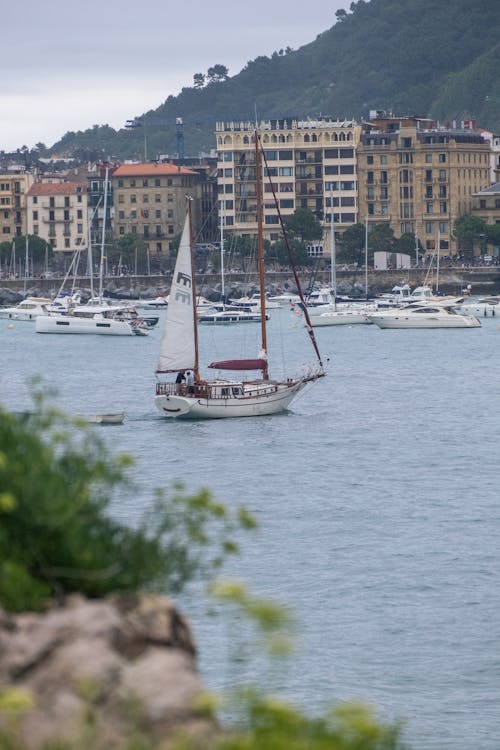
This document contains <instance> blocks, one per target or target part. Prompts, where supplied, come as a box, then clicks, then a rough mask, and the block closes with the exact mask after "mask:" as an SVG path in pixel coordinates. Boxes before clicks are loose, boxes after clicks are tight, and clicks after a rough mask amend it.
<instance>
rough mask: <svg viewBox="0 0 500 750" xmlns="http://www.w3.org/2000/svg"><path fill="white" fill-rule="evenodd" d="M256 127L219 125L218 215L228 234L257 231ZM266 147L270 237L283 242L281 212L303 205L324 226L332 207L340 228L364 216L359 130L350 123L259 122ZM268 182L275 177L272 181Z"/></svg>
mask: <svg viewBox="0 0 500 750" xmlns="http://www.w3.org/2000/svg"><path fill="white" fill-rule="evenodd" d="M255 128H256V126H255V123H252V122H239V121H236V122H225V123H224V122H219V123H217V126H216V139H217V152H218V159H219V161H218V184H219V211H220V212H221V213H222V214H223V216H224V224H225V227H226V228H227V231H228V232H231V233H233V234H242V235H249V234H255V233H256V232H257V179H256V177H257V175H256V169H255V140H254V133H255ZM258 131H259V133H260V137H261V142H262V145H263V151H264V157H265V158H264V159H263V162H262V163H263V174H264V175H266V178H264V179H263V188H264V211H263V223H264V236H265V237H266V238H267V239H270V240H274V239H277V238H278V236H279V235H278V227H279V216H278V209H277V207H276V204H275V201H274V197H273V189H274V193H275V194H276V197H277V200H278V205H279V209H280V213H281V214H282V215H283V216H287V215H290V214H292V213H293V212H294V211H295V209H297V208H305V209H308V210H310V211H312V212H313V213H314V214H315V215H316V216H317V217H318V219H319V220H320V221H322V222H323V223H324V225H325V226H326V227H330V225H331V210H332V204H333V211H334V221H335V225H336V229H338V230H339V231H342V230H344V229H346V228H347V227H348V226H350V225H351V224H354V223H355V222H356V221H357V218H358V201H357V191H358V182H357V176H356V149H357V145H358V140H359V135H360V132H361V128H360V126H359V125H357V124H356V123H355V122H354V121H352V120H336V119H333V118H330V117H321V118H318V119H304V120H301V119H297V118H287V119H282V120H265V121H263V122H261V123H259V125H258ZM269 177H270V178H271V180H272V184H271V181H270V180H269Z"/></svg>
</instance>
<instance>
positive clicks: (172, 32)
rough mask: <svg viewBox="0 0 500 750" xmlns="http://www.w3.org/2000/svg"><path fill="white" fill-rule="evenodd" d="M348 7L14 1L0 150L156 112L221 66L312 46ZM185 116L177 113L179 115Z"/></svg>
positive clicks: (281, 0)
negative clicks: (197, 76)
mask: <svg viewBox="0 0 500 750" xmlns="http://www.w3.org/2000/svg"><path fill="white" fill-rule="evenodd" d="M349 5H350V2H348V0H327V1H326V2H325V0H308V2H307V3H298V2H294V0H272V2H269V0H252V2H249V3H239V2H238V0H215V2H207V1H206V0H191V2H189V1H187V0H176V2H173V0H144V2H142V3H141V2H138V0H84V1H83V2H78V1H77V0H50V3H49V4H46V3H41V2H40V1H39V0H16V2H15V3H14V2H12V3H5V7H3V8H2V20H1V28H2V63H1V66H2V67H1V75H0V151H10V150H15V149H16V148H20V147H22V146H24V145H26V146H28V147H29V148H32V147H33V146H35V144H37V143H44V144H45V145H46V146H51V145H52V144H53V143H55V142H56V141H58V140H59V139H60V138H61V137H62V136H63V135H64V134H65V133H66V132H67V131H70V130H73V131H77V130H86V129H87V128H90V127H92V126H93V125H104V124H108V125H110V126H111V127H113V128H116V129H119V128H121V127H123V126H124V124H125V121H126V120H127V119H131V118H133V117H135V116H137V115H140V114H142V113H143V112H147V111H148V110H150V109H156V108H157V107H159V106H160V104H162V103H163V102H164V101H165V99H166V98H167V97H168V96H170V95H173V96H176V95H177V94H178V93H180V91H181V89H182V87H183V86H192V85H193V75H194V74H195V73H204V74H205V73H206V72H207V70H208V68H210V67H212V66H213V65H216V64H222V65H225V66H226V67H227V68H228V69H229V75H230V76H233V75H236V74H237V73H239V71H240V70H241V69H242V68H244V67H245V65H246V64H247V62H249V61H250V60H253V59H255V58H256V57H258V56H259V55H267V56H270V55H271V54H272V53H273V52H274V51H276V50H280V49H285V48H286V47H292V49H298V48H299V47H301V46H303V45H304V44H308V43H309V42H312V41H313V40H314V39H315V38H316V37H317V35H318V34H320V33H321V32H322V31H326V30H327V29H329V28H330V27H331V26H333V24H334V23H335V20H336V19H335V11H336V10H338V9H339V8H345V9H348V7H349ZM181 114H182V113H180V115H181Z"/></svg>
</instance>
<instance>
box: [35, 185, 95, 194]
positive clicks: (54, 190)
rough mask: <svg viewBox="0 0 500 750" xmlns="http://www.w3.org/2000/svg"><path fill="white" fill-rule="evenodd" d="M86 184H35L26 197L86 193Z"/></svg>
mask: <svg viewBox="0 0 500 750" xmlns="http://www.w3.org/2000/svg"><path fill="white" fill-rule="evenodd" d="M87 188H88V185H87V183H86V182H35V183H33V185H32V186H31V187H30V189H29V190H28V192H27V193H26V194H27V195H76V193H86V192H87Z"/></svg>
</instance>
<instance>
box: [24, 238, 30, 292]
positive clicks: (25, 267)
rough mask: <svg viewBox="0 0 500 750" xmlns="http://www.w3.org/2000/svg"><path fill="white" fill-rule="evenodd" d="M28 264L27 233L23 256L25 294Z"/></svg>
mask: <svg viewBox="0 0 500 750" xmlns="http://www.w3.org/2000/svg"><path fill="white" fill-rule="evenodd" d="M28 264H29V241H28V235H26V246H25V258H24V293H25V294H26V282H27V280H28Z"/></svg>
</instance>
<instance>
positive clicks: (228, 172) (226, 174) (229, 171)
mask: <svg viewBox="0 0 500 750" xmlns="http://www.w3.org/2000/svg"><path fill="white" fill-rule="evenodd" d="M232 176H233V170H232V168H231V167H227V169H225V170H224V177H232Z"/></svg>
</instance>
